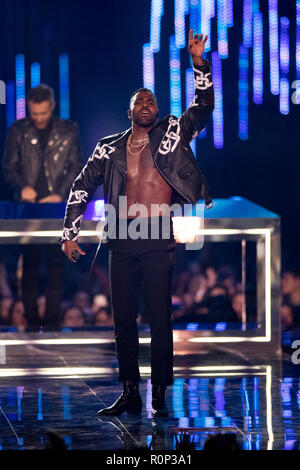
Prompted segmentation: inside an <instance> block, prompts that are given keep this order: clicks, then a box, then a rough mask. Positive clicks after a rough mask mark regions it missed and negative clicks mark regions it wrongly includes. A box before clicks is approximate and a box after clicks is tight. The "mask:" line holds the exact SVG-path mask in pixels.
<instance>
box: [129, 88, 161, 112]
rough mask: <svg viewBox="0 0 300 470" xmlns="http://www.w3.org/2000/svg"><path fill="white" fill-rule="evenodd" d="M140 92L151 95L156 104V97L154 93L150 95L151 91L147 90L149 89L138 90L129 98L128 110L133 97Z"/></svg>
mask: <svg viewBox="0 0 300 470" xmlns="http://www.w3.org/2000/svg"><path fill="white" fill-rule="evenodd" d="M141 91H147V92H148V93H151V95H152V96H153V98H154V100H155V103H156V104H157V98H156V95H155V94H154V93H152V91H151V90H149V88H138V89H137V90H135V91H134V92H133V93H132V95H131V97H130V100H129V108H130V106H131V102H132V100H133V98H134V97H135V95H137V94H138V93H140V92H141Z"/></svg>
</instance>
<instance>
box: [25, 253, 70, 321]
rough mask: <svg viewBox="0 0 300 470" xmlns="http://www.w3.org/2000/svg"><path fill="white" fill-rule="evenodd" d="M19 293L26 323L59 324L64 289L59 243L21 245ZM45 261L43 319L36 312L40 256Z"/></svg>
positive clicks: (61, 254)
mask: <svg viewBox="0 0 300 470" xmlns="http://www.w3.org/2000/svg"><path fill="white" fill-rule="evenodd" d="M22 253H23V277H22V295H23V301H24V307H25V315H26V318H27V321H28V326H32V325H39V324H41V323H43V324H44V325H52V326H58V324H59V319H60V302H61V299H62V289H63V261H64V257H63V253H62V251H61V247H60V245H24V246H23V248H22ZM43 258H44V261H45V262H46V269H47V274H46V292H45V295H46V312H45V316H44V319H43V321H42V320H41V319H40V318H39V316H38V309H37V298H38V296H39V279H40V268H41V260H42V259H43Z"/></svg>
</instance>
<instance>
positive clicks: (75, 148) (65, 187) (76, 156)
mask: <svg viewBox="0 0 300 470" xmlns="http://www.w3.org/2000/svg"><path fill="white" fill-rule="evenodd" d="M72 127H73V129H72V133H71V137H70V139H71V142H70V148H69V154H68V159H67V166H66V168H65V170H64V171H65V173H66V174H64V175H63V178H62V179H61V181H60V184H59V188H58V189H57V190H56V193H58V194H59V195H60V196H61V197H62V199H63V201H66V200H67V198H68V195H69V192H70V188H71V185H72V183H73V181H74V180H75V178H76V176H78V174H79V172H80V170H81V169H82V159H81V148H80V140H79V133H78V127H77V124H75V123H72Z"/></svg>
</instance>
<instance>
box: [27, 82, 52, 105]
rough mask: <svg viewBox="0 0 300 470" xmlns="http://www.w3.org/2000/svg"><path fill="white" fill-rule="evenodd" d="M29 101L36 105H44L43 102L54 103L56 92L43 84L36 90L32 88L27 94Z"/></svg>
mask: <svg viewBox="0 0 300 470" xmlns="http://www.w3.org/2000/svg"><path fill="white" fill-rule="evenodd" d="M28 101H33V102H34V103H42V102H43V101H50V103H53V102H54V91H53V88H51V87H50V86H48V85H46V84H45V83H41V84H40V85H38V86H36V87H35V88H31V90H29V92H28V94H27V103H28Z"/></svg>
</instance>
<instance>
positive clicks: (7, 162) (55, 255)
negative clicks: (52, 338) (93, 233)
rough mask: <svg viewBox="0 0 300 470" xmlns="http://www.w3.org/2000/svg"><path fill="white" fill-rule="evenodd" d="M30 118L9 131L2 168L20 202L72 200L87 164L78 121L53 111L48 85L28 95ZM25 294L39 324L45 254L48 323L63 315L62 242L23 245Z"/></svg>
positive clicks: (27, 310)
mask: <svg viewBox="0 0 300 470" xmlns="http://www.w3.org/2000/svg"><path fill="white" fill-rule="evenodd" d="M27 105H28V110H29V117H26V118H24V119H20V120H18V121H16V122H14V123H13V124H12V125H11V127H10V129H9V131H8V134H7V137H6V142H5V155H4V161H3V172H4V177H5V180H6V181H7V182H8V183H9V184H10V185H11V186H12V187H13V189H14V191H15V199H16V200H17V201H20V202H31V203H34V202H36V203H41V204H42V203H54V202H61V201H65V200H66V199H67V196H68V193H69V190H70V186H71V184H72V182H73V180H74V178H75V177H76V176H77V175H78V173H79V172H80V170H81V168H82V164H81V151H80V144H79V135H78V131H77V125H76V124H75V123H74V122H72V121H70V120H62V119H59V118H57V117H55V116H54V115H53V111H54V109H55V101H54V92H53V90H52V88H50V87H49V86H48V85H45V84H41V85H39V86H37V87H35V88H32V89H31V90H30V91H29V93H28V95H27ZM22 253H23V278H22V295H23V300H24V305H25V313H26V317H27V319H28V324H29V326H30V327H32V326H33V325H35V326H38V325H39V324H40V318H39V317H38V313H37V304H36V300H37V297H38V295H39V292H38V280H39V270H40V262H41V257H42V256H46V263H47V279H46V298H47V303H46V313H45V318H44V324H45V325H50V324H52V325H54V324H56V323H57V321H58V318H59V305H60V301H61V293H62V285H63V279H62V278H63V257H62V254H61V250H60V247H59V246H57V245H48V246H43V245H23V246H22Z"/></svg>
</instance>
